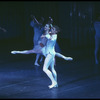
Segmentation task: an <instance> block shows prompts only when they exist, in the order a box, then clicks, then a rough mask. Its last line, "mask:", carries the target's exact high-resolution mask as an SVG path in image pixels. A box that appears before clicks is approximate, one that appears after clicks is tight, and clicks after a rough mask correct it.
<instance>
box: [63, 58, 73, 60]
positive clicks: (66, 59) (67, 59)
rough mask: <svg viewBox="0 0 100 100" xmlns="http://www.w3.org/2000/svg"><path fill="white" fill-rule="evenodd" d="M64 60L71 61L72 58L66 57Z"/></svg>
mask: <svg viewBox="0 0 100 100" xmlns="http://www.w3.org/2000/svg"><path fill="white" fill-rule="evenodd" d="M65 60H73V58H72V57H66V58H65Z"/></svg>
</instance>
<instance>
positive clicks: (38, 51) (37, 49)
mask: <svg viewBox="0 0 100 100" xmlns="http://www.w3.org/2000/svg"><path fill="white" fill-rule="evenodd" d="M47 27H49V29H47ZM44 30H45V32H44V34H45V35H46V34H49V32H50V25H49V24H46V25H45V26H44ZM44 38H45V39H44ZM44 38H43V37H42V38H41V40H40V41H38V45H36V46H34V48H33V49H31V50H23V51H16V50H14V51H11V53H12V54H33V53H35V54H43V53H44V52H45V51H44V49H45V46H46V41H47V38H46V37H44ZM44 41H45V42H44ZM55 56H57V57H60V58H63V59H64V60H73V58H71V57H66V56H64V55H62V54H60V53H58V52H55Z"/></svg>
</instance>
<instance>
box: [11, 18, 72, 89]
mask: <svg viewBox="0 0 100 100" xmlns="http://www.w3.org/2000/svg"><path fill="white" fill-rule="evenodd" d="M43 22H44V18H43V17H41V20H40V21H38V20H37V19H36V18H35V16H32V21H31V22H30V25H31V26H32V27H33V28H34V37H33V43H34V47H33V49H31V50H23V51H16V50H14V51H11V53H12V54H34V53H35V54H36V60H35V63H34V64H35V65H37V66H39V64H38V60H39V57H41V59H40V61H43V56H44V58H45V59H44V64H43V71H44V72H45V73H46V74H47V76H48V77H49V78H50V80H51V85H49V88H54V87H58V83H57V72H56V70H55V68H54V66H55V56H57V57H60V58H63V59H64V60H67V61H68V60H73V58H72V57H66V56H64V55H62V54H61V53H59V52H56V51H57V49H60V48H59V45H58V44H57V33H59V32H60V28H59V27H58V26H56V25H53V19H52V18H51V17H49V21H48V22H47V23H46V24H45V25H44V26H43ZM49 67H50V69H49Z"/></svg>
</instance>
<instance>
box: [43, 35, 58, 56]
mask: <svg viewBox="0 0 100 100" xmlns="http://www.w3.org/2000/svg"><path fill="white" fill-rule="evenodd" d="M51 37H52V38H50V35H49V34H47V35H46V38H47V39H48V40H47V44H46V46H45V47H43V49H42V53H43V55H44V56H45V57H46V55H47V54H49V53H50V54H51V55H53V56H55V44H56V40H57V35H56V34H55V35H52V36H51Z"/></svg>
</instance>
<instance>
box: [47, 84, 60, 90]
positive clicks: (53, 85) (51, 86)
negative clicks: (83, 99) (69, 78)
mask: <svg viewBox="0 0 100 100" xmlns="http://www.w3.org/2000/svg"><path fill="white" fill-rule="evenodd" d="M48 87H49V89H51V88H54V87H58V84H57V83H54V84H52V85H49V86H48Z"/></svg>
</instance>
